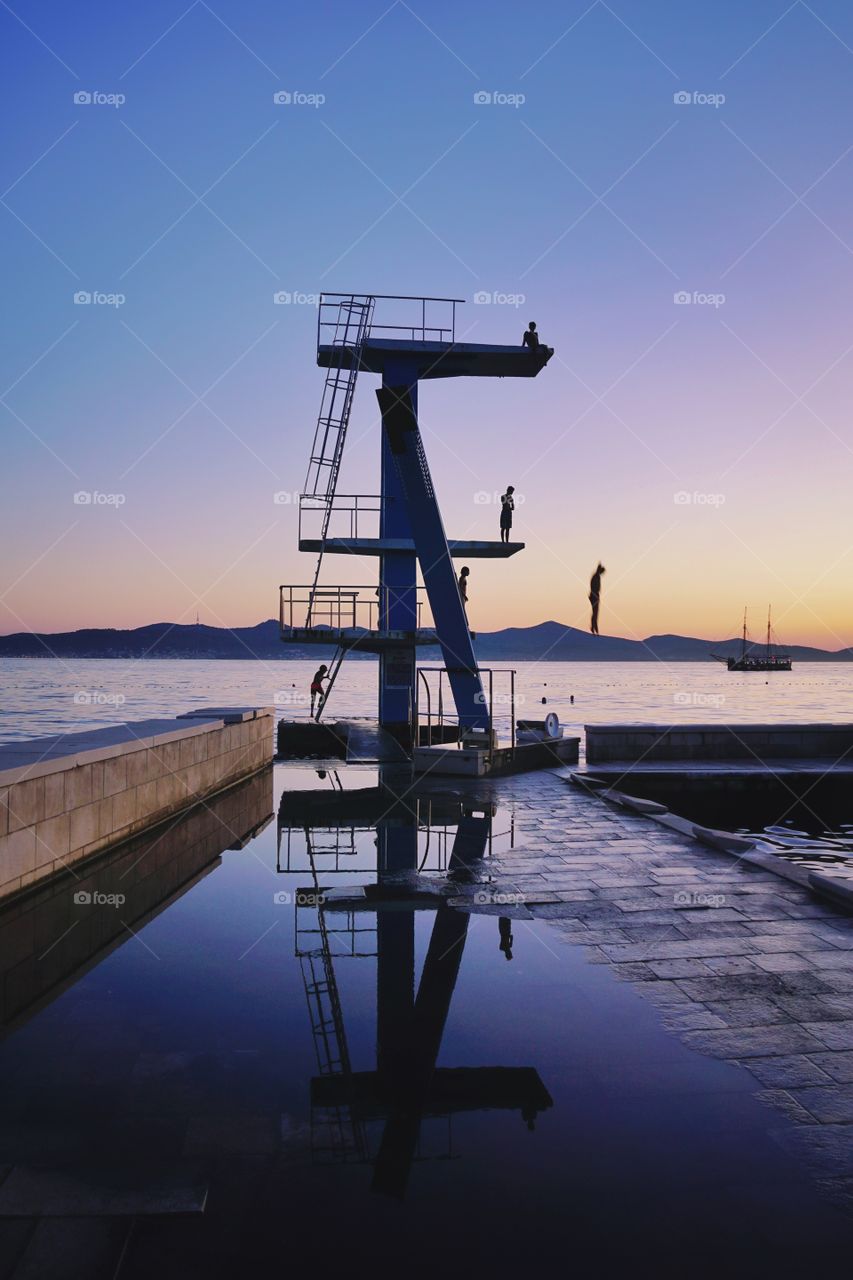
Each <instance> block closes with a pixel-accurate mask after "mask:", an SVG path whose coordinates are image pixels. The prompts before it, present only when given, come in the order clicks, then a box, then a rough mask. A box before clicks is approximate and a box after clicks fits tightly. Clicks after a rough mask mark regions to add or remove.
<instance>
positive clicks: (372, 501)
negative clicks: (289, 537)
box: [299, 493, 382, 542]
mask: <svg viewBox="0 0 853 1280" xmlns="http://www.w3.org/2000/svg"><path fill="white" fill-rule="evenodd" d="M381 509H382V498H381V496H380V495H379V494H375V493H337V494H335V495H334V497H333V498H331V499H330V498H325V497H323V496H322V495H321V494H313V493H301V494H300V495H299V541H300V542H301V541H302V540H303V539H304V538H322V537H325V538H358V537H359V536H361V537H363V538H375V537H378V534H379V513H380V511H381Z"/></svg>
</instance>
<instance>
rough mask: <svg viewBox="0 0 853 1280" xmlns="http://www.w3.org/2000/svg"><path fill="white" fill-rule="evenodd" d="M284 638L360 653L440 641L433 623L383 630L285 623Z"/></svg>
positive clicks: (433, 643) (293, 641)
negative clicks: (355, 650)
mask: <svg viewBox="0 0 853 1280" xmlns="http://www.w3.org/2000/svg"><path fill="white" fill-rule="evenodd" d="M281 639H282V640H284V641H286V642H288V643H290V644H322V645H337V646H339V647H340V648H342V649H358V650H359V652H360V653H384V651H385V650H386V649H399V648H400V646H401V645H416V646H418V647H420V646H421V645H437V644H438V634H437V632H436V631H435V629H434V628H433V627H418V628H417V630H415V631H381V630H371V629H369V628H367V627H334V626H331V627H327V626H319V627H314V626H311V627H282V628H281Z"/></svg>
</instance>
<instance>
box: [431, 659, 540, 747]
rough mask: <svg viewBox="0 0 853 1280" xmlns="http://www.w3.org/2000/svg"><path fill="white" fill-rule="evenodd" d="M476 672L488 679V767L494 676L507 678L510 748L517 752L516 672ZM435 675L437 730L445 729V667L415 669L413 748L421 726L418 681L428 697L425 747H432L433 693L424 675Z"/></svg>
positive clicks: (491, 669)
mask: <svg viewBox="0 0 853 1280" xmlns="http://www.w3.org/2000/svg"><path fill="white" fill-rule="evenodd" d="M479 671H480V674H481V675H486V676H488V695H487V697H488V707H489V763H490V764H491V762H492V760H493V757H494V750H495V748H494V741H493V730H494V723H495V717H494V677H495V675H498V676H509V690H510V692H509V702H510V708H509V709H510V747H511V749H512V751H515V748H516V746H517V745H518V739H517V732H516V722H515V677H516V668H515V667H499V668H495V667H480V668H479ZM435 674H437V675H438V691H437V701H438V708H437V711H436V726H437V727H438V728H441V727H442V726H443V725H444V704H443V700H442V692H443V690H442V684H443V680H444V677H445V676H446V675H447V669H446V667H418V669H417V675H418V679H417V681H416V684H415V695H416V696H415V706H414V720H413V734H412V741H413V742H414V744H415V745H416V746H418V745H420V724H421V706H420V688H421V680H423V685H424V689H425V690H426V695H427V696H426V703H427V710H426V716H427V739H428V743H427V745H428V746H430V745H432V716H433V712H432V690H431V688H430V684H429V681H428V680H427V675H435ZM457 719H458V717H457Z"/></svg>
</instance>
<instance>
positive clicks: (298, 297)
mask: <svg viewBox="0 0 853 1280" xmlns="http://www.w3.org/2000/svg"><path fill="white" fill-rule="evenodd" d="M272 300H273V302H274V303H275V305H276V306H277V307H319V305H320V295H319V293H300V292H299V290H298V289H296V290H294V291H293V292H290V291H289V290H287V289H279V290H277V291H276V292H275V293H274V294H273V296H272Z"/></svg>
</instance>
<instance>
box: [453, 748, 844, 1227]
mask: <svg viewBox="0 0 853 1280" xmlns="http://www.w3.org/2000/svg"><path fill="white" fill-rule="evenodd" d="M491 793H492V795H493V797H494V799H495V800H497V801H498V802H499V803H501V804H503V805H511V807H512V808H513V810H514V812H515V821H516V834H515V847H514V848H513V849H511V850H509V851H506V852H504V853H501V854H500V855H499V857H495V858H494V859H492V860H490V861H489V862H488V863H487V864H486V866H487V867H488V870H489V874H490V877H491V882H490V883H489V885H488V893H489V897H490V899H491V901H490V902H489V903H486V904H483V902H482V898H483V889H484V886H482V885H480V886H479V890H480V891H479V892H478V893H477V901H476V902H473V903H470V905H468V906H467V909H469V910H473V911H476V912H483V911H484V912H487V913H489V914H495V915H509V916H513V917H515V918H519V917H520V918H528V919H530V918H540V919H545V920H547V921H548V922H549V924H550V925H551V926H552V927H553V928H554V929H556V930H558V931H559V932H560V933H561V934H562V935H564V937H565V939H566V941H568V942H570V943H573V944H576V945H578V946H580V947H582V948H583V949H584V953H585V955H586V958H587V960H588V961H589V962H590V963H591V964H604V965H608V966H609V967H610V968H611V970H612V971H613V973H614V974H615V975H616V976H617V978H621V979H624V980H626V981H629V982H631V983H632V984H633V986H634V987H635V989H636V990H637V991H638V992H639V993H640V994H641V995H643V996H645V997H646V998H647V999H648V1000H650V1001H652V1003H653V1004H655V1005H656V1006H657V1008H658V1009H659V1010H660V1014H661V1018H662V1020H663V1022H664V1023H665V1025H666V1026H667V1027H668V1028H669V1029H671V1030H672V1031H673V1032H675V1033H676V1034H677V1035H678V1036H679V1037H680V1038H681V1039H682V1040H683V1041H684V1042H685V1043H686V1044H687V1045H688V1046H690V1047H691V1048H693V1049H695V1050H697V1051H698V1052H700V1053H703V1054H706V1055H709V1056H712V1057H715V1058H721V1059H724V1060H726V1061H729V1062H733V1063H735V1064H738V1065H740V1066H743V1067H745V1068H746V1069H747V1070H749V1071H750V1072H752V1074H753V1076H754V1077H755V1079H756V1080H757V1081H758V1083H759V1085H760V1086H761V1088H760V1090H759V1091H758V1096H759V1097H760V1098H761V1099H762V1101H764V1102H766V1103H768V1104H769V1105H771V1106H775V1107H777V1108H778V1109H779V1110H780V1111H781V1112H782V1113H784V1115H785V1116H786V1118H787V1119H788V1120H789V1121H793V1122H794V1127H793V1128H791V1126H790V1125H785V1126H784V1127H782V1128H780V1131H779V1134H778V1135H777V1136H778V1139H779V1141H780V1142H782V1143H783V1144H784V1145H786V1146H787V1147H789V1148H790V1147H792V1146H793V1149H794V1151H795V1152H796V1154H797V1155H798V1157H799V1158H800V1159H801V1160H802V1162H803V1163H804V1165H805V1166H806V1167H807V1168H808V1169H809V1170H810V1171H811V1172H812V1174H813V1175H815V1176H816V1177H817V1178H818V1180H819V1181H820V1182H821V1184H822V1186H823V1187H824V1189H825V1191H827V1192H828V1193H829V1194H830V1195H831V1197H832V1199H833V1200H834V1201H836V1202H837V1203H841V1204H844V1205H847V1206H849V1207H851V1208H853V917H850V916H847V915H845V914H844V913H843V912H841V911H840V910H838V909H837V908H835V907H833V906H831V905H828V904H825V903H824V902H822V901H821V900H820V899H818V898H817V897H815V896H813V895H812V894H811V893H810V892H809V891H808V890H807V889H805V888H801V887H800V886H799V885H797V884H795V883H793V882H791V881H790V880H786V879H783V878H781V877H779V876H777V875H775V874H774V873H773V872H771V871H766V870H764V869H762V868H757V867H755V866H752V865H750V864H748V863H746V862H742V861H739V860H738V859H737V858H736V857H733V856H732V855H730V854H724V853H717V852H715V851H714V850H711V849H708V848H706V847H705V846H703V845H700V844H699V843H698V842H696V841H693V840H692V839H689V838H687V837H682V836H680V835H678V834H677V833H675V832H672V831H669V830H667V829H666V828H664V827H661V826H659V825H658V824H657V823H654V822H651V821H649V820H648V819H645V818H642V817H640V816H633V815H631V814H629V813H627V812H625V811H624V810H622V809H617V808H616V807H615V806H613V805H611V804H609V803H607V802H606V801H603V800H600V799H598V798H597V797H595V796H592V795H589V794H587V793H586V792H584V791H582V790H580V789H579V788H577V787H574V786H572V785H571V784H570V783H569V781H568V778H567V776H566V774H565V773H560V772H557V771H555V772H548V773H535V774H527V775H523V776H518V777H513V778H508V779H502V780H500V781H499V782H498V783H492V784H491ZM457 901H459V904H460V905H462V901H461V900H459V899H457Z"/></svg>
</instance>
